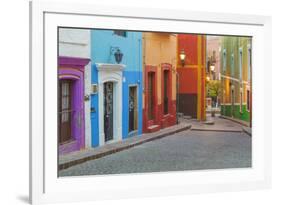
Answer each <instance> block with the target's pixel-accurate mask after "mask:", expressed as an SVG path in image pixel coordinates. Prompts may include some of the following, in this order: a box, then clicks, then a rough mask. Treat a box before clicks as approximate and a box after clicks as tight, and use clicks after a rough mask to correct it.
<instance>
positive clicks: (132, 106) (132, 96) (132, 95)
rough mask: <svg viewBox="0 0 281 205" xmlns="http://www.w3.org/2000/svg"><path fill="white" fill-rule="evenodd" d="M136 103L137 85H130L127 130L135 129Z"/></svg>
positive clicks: (136, 120) (136, 119) (136, 118)
mask: <svg viewBox="0 0 281 205" xmlns="http://www.w3.org/2000/svg"><path fill="white" fill-rule="evenodd" d="M137 103H138V99H137V86H131V87H129V132H132V131H134V130H137V122H138V111H137Z"/></svg>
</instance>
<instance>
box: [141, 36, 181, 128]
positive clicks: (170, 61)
mask: <svg viewBox="0 0 281 205" xmlns="http://www.w3.org/2000/svg"><path fill="white" fill-rule="evenodd" d="M143 55H144V57H143V79H144V92H143V102H144V103H143V131H144V132H154V131H157V130H159V129H161V128H165V127H168V126H171V125H174V124H176V61H177V36H176V35H175V34H170V33H157V32H143Z"/></svg>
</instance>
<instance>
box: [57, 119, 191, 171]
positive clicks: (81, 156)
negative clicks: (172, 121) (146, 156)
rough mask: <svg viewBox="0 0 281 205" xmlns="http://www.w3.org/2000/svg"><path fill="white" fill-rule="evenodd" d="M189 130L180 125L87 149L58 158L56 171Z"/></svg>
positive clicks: (186, 125)
mask: <svg viewBox="0 0 281 205" xmlns="http://www.w3.org/2000/svg"><path fill="white" fill-rule="evenodd" d="M190 128H191V125H190V124H187V123H180V124H177V125H174V126H171V127H168V128H164V129H161V130H160V131H157V132H155V133H147V134H142V135H140V136H134V137H130V138H127V139H124V140H122V141H119V142H115V143H111V144H106V145H104V146H102V147H98V148H88V149H85V150H80V151H77V152H73V153H70V154H66V155H62V156H59V165H58V169H59V170H63V169H67V168H69V167H71V166H74V165H78V164H81V163H84V162H86V161H89V160H95V159H99V158H101V157H104V156H107V155H110V154H114V153H117V152H120V151H123V150H126V149H129V148H132V147H135V146H138V145H141V144H143V143H146V142H150V141H153V140H156V139H161V138H163V137H166V136H169V135H173V134H176V133H178V132H182V131H185V130H188V129H190Z"/></svg>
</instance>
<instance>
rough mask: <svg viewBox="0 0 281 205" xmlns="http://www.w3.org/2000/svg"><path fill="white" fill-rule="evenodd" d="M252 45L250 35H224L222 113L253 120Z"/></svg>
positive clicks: (222, 49)
mask: <svg viewBox="0 0 281 205" xmlns="http://www.w3.org/2000/svg"><path fill="white" fill-rule="evenodd" d="M251 56H252V46H251V38H248V37H228V36H224V37H222V44H221V80H222V95H221V114H222V115H224V116H228V117H233V118H236V119H239V120H243V121H245V122H250V121H251V104H252V103H251V96H252V93H251V70H252V59H251Z"/></svg>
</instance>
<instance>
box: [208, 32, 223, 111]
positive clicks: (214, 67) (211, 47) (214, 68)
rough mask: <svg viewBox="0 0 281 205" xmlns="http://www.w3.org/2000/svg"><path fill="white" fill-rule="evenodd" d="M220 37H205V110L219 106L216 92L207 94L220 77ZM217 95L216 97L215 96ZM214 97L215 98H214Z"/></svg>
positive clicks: (218, 97) (218, 96)
mask: <svg viewBox="0 0 281 205" xmlns="http://www.w3.org/2000/svg"><path fill="white" fill-rule="evenodd" d="M221 38H222V37H221V36H207V48H206V49H207V59H206V60H207V65H206V78H207V82H206V101H207V108H211V107H217V106H219V105H220V95H219V89H218V92H215V93H214V89H213V90H212V94H210V92H209V89H210V88H209V86H210V84H211V85H214V83H216V82H217V83H219V80H220V79H221V76H220V74H221V73H220V68H221V66H220V63H221V62H220V52H221ZM214 81H216V82H214ZM216 94H217V95H216ZM215 95H216V96H215Z"/></svg>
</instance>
